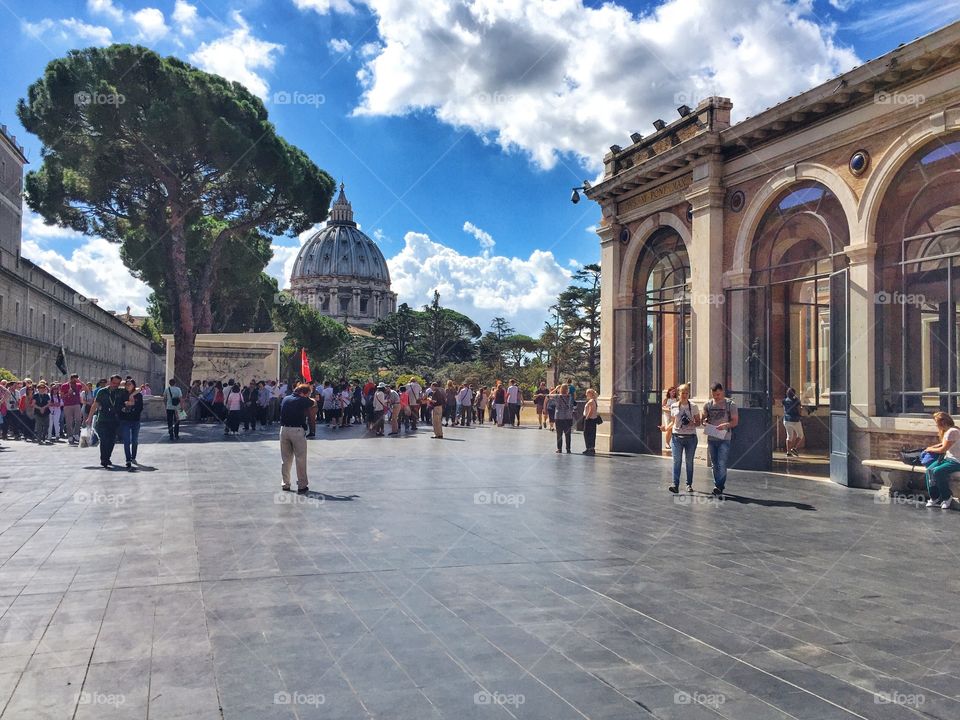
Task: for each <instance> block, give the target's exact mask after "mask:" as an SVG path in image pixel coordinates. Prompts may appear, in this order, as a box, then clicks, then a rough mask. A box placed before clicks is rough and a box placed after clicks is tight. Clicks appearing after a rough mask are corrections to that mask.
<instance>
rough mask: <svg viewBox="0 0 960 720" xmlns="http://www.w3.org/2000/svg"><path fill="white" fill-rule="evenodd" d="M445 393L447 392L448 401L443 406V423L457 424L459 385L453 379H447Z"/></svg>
mask: <svg viewBox="0 0 960 720" xmlns="http://www.w3.org/2000/svg"><path fill="white" fill-rule="evenodd" d="M444 393H446V398H447V402H446V405H444V407H443V417H444V421H443V424H444V425H450V426H453V425H456V424H457V387H456V385H454V384H453V380H447V386H446V387H445V388H444Z"/></svg>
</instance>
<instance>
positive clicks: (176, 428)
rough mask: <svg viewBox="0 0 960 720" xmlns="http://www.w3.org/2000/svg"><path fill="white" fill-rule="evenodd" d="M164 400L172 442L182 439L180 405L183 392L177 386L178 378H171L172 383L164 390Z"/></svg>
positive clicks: (168, 431)
mask: <svg viewBox="0 0 960 720" xmlns="http://www.w3.org/2000/svg"><path fill="white" fill-rule="evenodd" d="M163 399H164V400H165V401H166V408H167V433H168V434H169V435H170V440H171V441H172V440H179V439H180V404H181V402H182V401H183V391H182V390H181V389H180V388H179V387H178V386H177V380H176V378H170V383H169V385H167V387H165V388H164V389H163Z"/></svg>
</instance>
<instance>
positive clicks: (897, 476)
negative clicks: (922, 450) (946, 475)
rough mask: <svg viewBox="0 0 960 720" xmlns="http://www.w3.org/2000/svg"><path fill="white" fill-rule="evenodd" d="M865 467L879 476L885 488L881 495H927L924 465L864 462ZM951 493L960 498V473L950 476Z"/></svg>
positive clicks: (886, 461) (896, 462)
mask: <svg viewBox="0 0 960 720" xmlns="http://www.w3.org/2000/svg"><path fill="white" fill-rule="evenodd" d="M860 464H861V465H863V466H864V467H867V468H870V470H871V473H872V474H874V475H877V476H878V477H879V478H880V481H881V482H882V483H883V486H882V487H881V488H880V490H879V492H880V494H881V495H897V494H909V493H913V494H916V493H921V494H924V495H925V494H926V492H927V483H926V479H925V476H926V468H925V467H924V466H923V465H915V466H912V467H911V466H910V465H907V464H906V463H904V462H901V461H900V460H863V461H862V462H861V463H860ZM950 492H951V494H952V495H953V496H954V497H960V472H955V473H953V474H952V475H951V476H950Z"/></svg>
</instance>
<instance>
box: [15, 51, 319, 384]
mask: <svg viewBox="0 0 960 720" xmlns="http://www.w3.org/2000/svg"><path fill="white" fill-rule="evenodd" d="M17 115H18V116H19V118H20V121H21V122H22V123H23V126H24V127H25V128H26V129H27V130H28V131H29V132H32V133H34V134H35V135H37V136H38V137H39V138H40V140H41V142H42V143H43V149H42V157H43V164H42V165H41V167H40V168H39V169H38V170H35V171H32V172H30V173H29V174H28V175H27V177H26V180H25V191H26V201H27V204H28V206H29V207H30V208H31V209H32V210H34V211H35V212H37V213H39V214H40V215H41V216H42V217H43V218H44V220H45V221H46V222H48V223H51V224H54V223H55V224H58V225H61V226H63V227H68V228H72V229H74V230H77V231H80V232H83V233H86V234H90V235H98V236H100V237H103V238H105V239H107V240H109V241H111V242H117V243H121V257H122V258H123V262H124V264H125V265H126V267H127V268H128V269H129V270H130V271H131V273H132V274H133V275H134V276H135V277H139V278H141V279H143V280H144V282H146V283H147V284H149V285H150V286H151V288H152V289H153V290H154V292H155V293H156V294H157V297H158V298H159V299H160V301H161V302H162V303H164V304H165V306H166V308H167V311H168V312H169V315H170V318H171V321H172V323H173V329H174V335H175V339H176V358H175V373H176V376H177V377H178V378H179V379H180V381H181V382H189V380H190V374H191V371H192V367H193V348H194V341H195V338H196V334H197V333H198V332H210V331H211V329H212V328H213V326H214V318H215V313H217V312H222V311H223V308H222V307H221V304H222V303H224V302H228V301H229V297H228V296H229V287H231V286H232V288H233V289H237V288H242V289H245V290H246V291H247V292H249V290H250V287H249V285H247V286H245V285H244V283H245V282H254V283H256V281H257V278H258V274H259V273H260V271H261V270H262V269H263V268H264V266H265V265H266V263H267V262H268V261H269V259H270V254H269V240H268V237H269V236H272V235H280V234H284V233H288V234H291V235H293V234H297V233H299V232H302V231H303V230H305V229H307V228H309V227H310V226H312V225H313V224H315V223H317V222H320V221H321V220H323V219H324V218H325V217H326V213H327V209H328V207H329V205H330V200H331V197H332V194H333V189H334V183H333V180H332V179H331V178H330V176H329V175H328V174H327V173H325V172H323V171H322V170H320V169H319V168H318V167H317V166H316V165H314V163H313V162H312V161H311V160H310V159H309V158H308V157H307V156H306V155H305V154H304V153H303V152H302V151H301V150H299V149H298V148H296V147H294V146H292V145H290V144H289V143H287V142H286V141H285V140H283V138H281V137H280V136H279V135H277V133H276V131H275V129H274V127H273V125H272V124H271V123H270V122H269V120H268V117H267V111H266V108H265V107H264V105H263V103H262V102H261V101H260V100H259V99H258V98H257V97H256V96H254V95H253V94H251V93H250V92H249V91H248V90H247V89H246V88H244V87H243V86H242V85H240V84H239V83H235V82H230V81H228V80H225V79H224V78H222V77H220V76H218V75H212V74H210V73H206V72H203V71H201V70H199V69H197V68H195V67H193V66H191V65H189V64H188V63H185V62H183V61H182V60H179V59H177V58H174V57H166V58H164V57H161V56H160V55H158V54H156V53H154V52H153V51H151V50H149V49H147V48H144V47H140V46H133V45H111V46H109V47H106V48H88V49H85V50H74V51H71V52H70V53H68V54H67V56H66V57H63V58H59V59H56V60H53V61H51V62H50V63H49V64H48V65H47V67H46V69H45V71H44V74H43V77H41V78H40V79H39V80H37V81H36V82H34V83H33V84H32V85H30V87H29V89H28V91H27V97H26V99H21V100H20V101H19V103H18V105H17ZM109 281H110V278H109V274H107V273H105V274H104V276H103V277H102V278H100V279H99V282H109ZM225 287H227V288H228V289H227V290H226V291H225V290H224V288H225ZM225 293H226V294H225Z"/></svg>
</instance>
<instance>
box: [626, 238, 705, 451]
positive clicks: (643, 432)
mask: <svg viewBox="0 0 960 720" xmlns="http://www.w3.org/2000/svg"><path fill="white" fill-rule="evenodd" d="M689 278H690V260H689V257H688V255H687V249H686V246H685V244H684V242H683V238H682V237H680V234H679V233H678V232H677V231H676V230H675V229H674V228H672V227H666V226H664V227H660V228H658V229H657V230H655V231H654V232H653V233H651V234H650V236H649V237H648V238H647V240H646V242H645V243H644V246H643V249H642V250H641V252H640V256H639V258H638V259H637V263H636V266H635V267H634V269H633V282H632V287H633V302H632V306H631V307H629V308H624V309H622V310H618V311H617V313H618V314H619V315H620V318H619V320H620V321H619V322H617V327H618V329H619V330H620V331H622V332H624V333H626V334H627V335H628V336H629V339H630V343H629V346H630V351H629V358H627V360H628V362H627V364H626V365H625V366H624V368H623V370H622V372H621V373H620V378H619V380H620V382H619V383H618V393H617V394H618V403H617V405H618V408H619V409H618V415H617V418H618V421H619V422H620V426H619V427H618V428H617V430H618V432H617V434H616V436H615V437H616V448H615V449H618V450H624V451H629V452H641V453H652V454H660V453H661V452H662V450H663V438H662V435H661V433H660V430H659V425H660V423H661V404H662V402H663V397H664V393H665V391H666V389H667V388H669V387H672V386H675V385H679V384H680V383H683V382H687V381H689V380H690V379H691V367H690V362H691V319H690V301H689V298H688V291H689V288H688V285H687V283H688V280H689Z"/></svg>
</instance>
